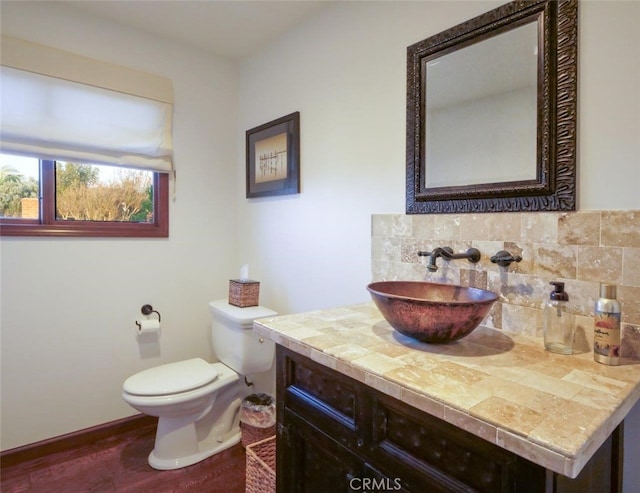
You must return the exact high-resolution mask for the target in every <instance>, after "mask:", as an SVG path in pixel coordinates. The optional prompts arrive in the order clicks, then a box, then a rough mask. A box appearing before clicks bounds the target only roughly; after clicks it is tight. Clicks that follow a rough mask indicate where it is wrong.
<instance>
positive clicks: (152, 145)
mask: <svg viewBox="0 0 640 493" xmlns="http://www.w3.org/2000/svg"><path fill="white" fill-rule="evenodd" d="M0 81H1V82H2V84H0V85H1V90H0V108H2V118H0V159H2V161H0V167H1V169H0V186H1V187H2V189H1V190H0V206H1V207H2V209H1V210H0V234H1V235H3V236H39V235H50V236H121V237H144V236H149V237H167V236H168V224H169V221H168V206H169V198H168V188H169V184H168V182H169V175H171V176H172V178H173V179H175V168H174V165H173V130H172V125H173V124H172V120H173V85H172V82H171V80H170V79H167V78H165V77H162V76H159V75H155V74H149V73H146V72H141V71H139V70H137V69H133V68H130V67H124V66H119V65H114V64H112V63H109V62H105V61H101V60H97V59H93V58H90V57H86V56H83V55H80V54H75V53H70V52H66V51H62V50H59V49H57V48H54V47H50V46H45V45H41V44H37V43H32V42H30V41H27V40H23V39H18V38H14V37H11V36H6V35H4V34H3V35H2V59H1V60H0ZM16 156H26V157H20V158H16ZM29 156H31V157H29ZM97 163H100V165H98V164H97Z"/></svg>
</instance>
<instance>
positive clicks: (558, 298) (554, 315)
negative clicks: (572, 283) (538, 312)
mask: <svg viewBox="0 0 640 493" xmlns="http://www.w3.org/2000/svg"><path fill="white" fill-rule="evenodd" d="M549 284H551V285H552V286H553V287H554V289H553V291H552V292H551V294H550V295H549V299H548V300H547V301H546V303H545V304H544V347H545V349H546V350H547V351H551V352H552V353H559V354H571V353H572V352H573V337H574V333H575V317H574V315H573V314H572V313H570V311H569V295H568V294H567V293H566V292H565V290H564V283H563V282H557V281H554V282H550V283H549Z"/></svg>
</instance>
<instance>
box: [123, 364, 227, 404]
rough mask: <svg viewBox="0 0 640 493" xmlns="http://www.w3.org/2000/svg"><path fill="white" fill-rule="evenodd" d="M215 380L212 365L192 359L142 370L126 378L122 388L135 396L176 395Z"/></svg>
mask: <svg viewBox="0 0 640 493" xmlns="http://www.w3.org/2000/svg"><path fill="white" fill-rule="evenodd" d="M216 378H218V372H217V371H216V368H215V366H214V365H212V364H211V363H207V362H206V361H205V360H203V359H200V358H194V359H190V360H186V361H178V362H177V363H169V364H166V365H161V366H156V367H155V368H149V369H148V370H143V371H141V372H140V373H136V374H135V375H133V376H131V377H129V378H127V379H126V380H125V382H124V384H123V386H122V388H123V389H124V391H125V392H128V393H129V394H135V395H167V394H177V393H179V392H186V391H187V390H192V389H196V388H198V387H202V386H203V385H207V384H208V383H211V382H213V381H214V380H215V379H216Z"/></svg>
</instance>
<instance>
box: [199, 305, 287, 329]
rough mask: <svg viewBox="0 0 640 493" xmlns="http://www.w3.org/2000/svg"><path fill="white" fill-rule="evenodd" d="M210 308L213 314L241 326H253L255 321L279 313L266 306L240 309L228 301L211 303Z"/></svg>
mask: <svg viewBox="0 0 640 493" xmlns="http://www.w3.org/2000/svg"><path fill="white" fill-rule="evenodd" d="M209 307H210V308H211V311H212V312H213V313H215V314H217V315H220V316H222V317H224V318H226V319H227V320H231V321H233V322H235V323H237V324H239V325H248V326H251V325H252V324H253V321H254V320H256V319H258V318H265V317H275V316H276V315H277V314H278V312H274V311H273V310H271V309H269V308H266V307H264V306H247V307H245V308H240V307H239V306H234V305H230V304H229V302H228V301H227V300H226V299H225V300H216V301H210V302H209Z"/></svg>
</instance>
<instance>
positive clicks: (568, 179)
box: [406, 0, 578, 214]
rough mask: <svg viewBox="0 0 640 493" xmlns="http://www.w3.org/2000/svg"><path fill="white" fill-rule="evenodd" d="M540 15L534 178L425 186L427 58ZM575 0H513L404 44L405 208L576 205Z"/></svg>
mask: <svg viewBox="0 0 640 493" xmlns="http://www.w3.org/2000/svg"><path fill="white" fill-rule="evenodd" d="M534 20H537V22H538V33H539V35H538V98H537V99H538V103H537V106H538V115H537V158H536V163H537V179H535V180H527V181H514V182H503V183H488V184H481V185H465V186H447V187H439V188H427V187H426V186H425V170H426V166H427V165H428V163H427V162H426V159H425V156H426V149H425V141H426V138H425V135H426V132H427V131H428V129H427V128H425V112H426V109H425V108H426V106H425V104H428V102H427V101H425V99H426V98H425V93H426V90H425V79H426V68H425V67H426V60H427V59H433V58H434V56H438V55H439V54H441V55H443V54H446V53H449V52H451V51H454V50H456V49H458V48H460V47H463V46H468V45H469V44H472V43H476V42H478V41H481V40H483V39H486V38H488V37H490V36H492V35H494V34H495V33H497V32H505V31H507V30H509V29H512V28H515V27H518V26H521V25H522V24H524V23H526V22H529V21H534ZM577 54H578V2H577V0H536V1H514V2H510V3H508V4H505V5H503V6H500V7H498V8H496V9H494V10H492V11H489V12H487V13H485V14H482V15H480V16H478V17H475V18H473V19H471V20H469V21H467V22H464V23H462V24H459V25H457V26H455V27H453V28H451V29H448V30H446V31H443V32H441V33H439V34H437V35H435V36H432V37H430V38H427V39H425V40H423V41H420V42H418V43H416V44H414V45H411V46H409V48H408V49H407V190H406V193H407V196H406V212H407V214H430V213H460V212H517V211H572V210H575V209H576V109H577V78H578V73H577Z"/></svg>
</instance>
